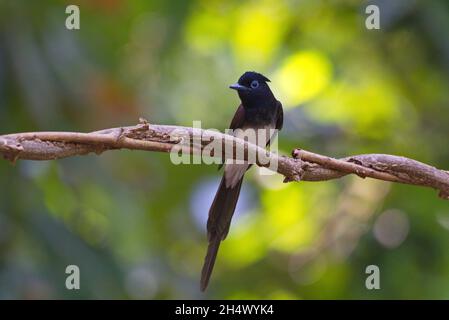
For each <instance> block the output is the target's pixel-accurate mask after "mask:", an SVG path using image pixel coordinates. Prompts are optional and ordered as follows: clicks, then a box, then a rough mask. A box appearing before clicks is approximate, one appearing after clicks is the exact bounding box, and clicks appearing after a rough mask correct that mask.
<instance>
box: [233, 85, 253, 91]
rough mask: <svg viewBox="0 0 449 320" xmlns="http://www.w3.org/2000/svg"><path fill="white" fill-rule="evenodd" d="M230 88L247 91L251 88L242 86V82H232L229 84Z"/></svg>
mask: <svg viewBox="0 0 449 320" xmlns="http://www.w3.org/2000/svg"><path fill="white" fill-rule="evenodd" d="M229 88H231V89H234V90H237V91H247V90H249V88H247V87H245V86H242V85H241V84H238V83H235V84H231V85H230V86H229Z"/></svg>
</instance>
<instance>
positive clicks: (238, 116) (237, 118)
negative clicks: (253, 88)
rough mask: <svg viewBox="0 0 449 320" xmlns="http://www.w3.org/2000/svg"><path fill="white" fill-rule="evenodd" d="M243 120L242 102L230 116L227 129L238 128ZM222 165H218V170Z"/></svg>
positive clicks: (243, 109)
mask: <svg viewBox="0 0 449 320" xmlns="http://www.w3.org/2000/svg"><path fill="white" fill-rule="evenodd" d="M244 122H245V108H244V107H243V105H242V104H240V105H239V107H238V108H237V111H236V112H235V114H234V117H233V118H232V121H231V124H230V125H229V129H232V130H235V129H238V128H242V127H243V124H244ZM223 162H224V159H223ZM222 167H223V163H222V164H220V165H219V166H218V170H220V169H221V168H222Z"/></svg>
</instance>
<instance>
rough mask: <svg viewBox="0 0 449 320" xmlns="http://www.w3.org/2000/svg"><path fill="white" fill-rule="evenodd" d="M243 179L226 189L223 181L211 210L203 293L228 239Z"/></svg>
mask: <svg viewBox="0 0 449 320" xmlns="http://www.w3.org/2000/svg"><path fill="white" fill-rule="evenodd" d="M242 181H243V177H242V178H241V179H240V180H239V181H238V182H237V184H236V185H234V186H232V187H226V182H225V177H223V179H222V180H221V183H220V187H219V188H218V190H217V193H216V195H215V198H214V202H213V203H212V206H211V208H210V210H209V218H208V220H207V235H208V240H209V246H208V248H207V254H206V258H205V259H204V265H203V269H202V271H201V285H200V287H201V291H204V290H206V288H207V285H208V283H209V279H210V276H211V274H212V270H213V268H214V264H215V260H216V258H217V253H218V249H219V247H220V243H221V241H222V240H223V239H224V238H226V235H227V233H228V231H229V226H230V224H231V219H232V216H233V214H234V210H235V206H236V205H237V200H238V198H239V194H240V188H241V186H242Z"/></svg>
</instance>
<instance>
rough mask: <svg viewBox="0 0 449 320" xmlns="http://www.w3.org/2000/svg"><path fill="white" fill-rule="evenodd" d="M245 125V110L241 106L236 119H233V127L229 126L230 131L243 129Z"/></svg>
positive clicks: (235, 116)
mask: <svg viewBox="0 0 449 320" xmlns="http://www.w3.org/2000/svg"><path fill="white" fill-rule="evenodd" d="M244 123H245V108H244V107H243V105H242V104H241V105H239V107H238V108H237V111H236V112H235V114H234V118H232V121H231V125H230V126H229V129H233V130H234V129H238V128H242V127H243V124H244Z"/></svg>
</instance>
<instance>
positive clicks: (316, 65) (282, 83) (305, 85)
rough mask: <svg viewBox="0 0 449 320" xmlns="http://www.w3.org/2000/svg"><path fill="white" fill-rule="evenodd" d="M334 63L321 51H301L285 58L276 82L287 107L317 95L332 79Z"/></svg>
mask: <svg viewBox="0 0 449 320" xmlns="http://www.w3.org/2000/svg"><path fill="white" fill-rule="evenodd" d="M331 77H332V64H331V63H330V61H329V59H328V58H327V57H326V56H325V55H324V54H322V53H320V52H319V51H312V50H309V51H300V52H297V53H295V54H293V55H291V56H289V57H287V58H286V59H285V61H284V62H283V64H282V65H281V67H280V69H279V70H278V71H277V72H276V73H275V77H274V84H275V87H277V88H278V89H279V91H280V96H281V97H282V101H283V104H284V106H285V107H287V108H288V107H294V106H297V105H298V104H300V103H304V102H306V101H308V100H310V99H312V98H314V97H316V96H317V95H318V94H319V93H320V92H321V91H322V90H323V89H325V88H326V86H327V85H328V84H329V82H330V81H331Z"/></svg>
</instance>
